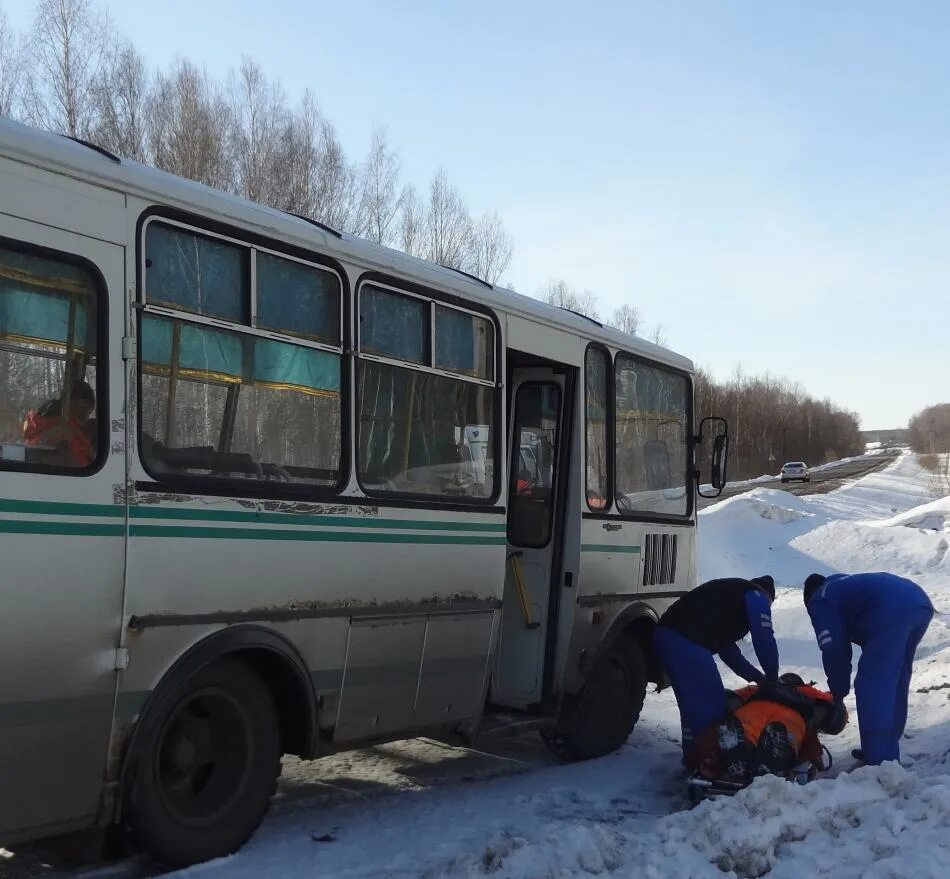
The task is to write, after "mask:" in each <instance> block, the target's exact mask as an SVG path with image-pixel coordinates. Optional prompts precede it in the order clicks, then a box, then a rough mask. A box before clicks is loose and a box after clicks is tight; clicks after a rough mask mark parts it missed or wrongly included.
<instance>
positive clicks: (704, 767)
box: [687, 674, 848, 785]
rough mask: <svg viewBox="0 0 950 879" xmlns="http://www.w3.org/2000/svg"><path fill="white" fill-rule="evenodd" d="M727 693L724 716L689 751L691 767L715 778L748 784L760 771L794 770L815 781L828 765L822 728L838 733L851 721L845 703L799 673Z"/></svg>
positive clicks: (689, 767) (688, 760) (783, 773)
mask: <svg viewBox="0 0 950 879" xmlns="http://www.w3.org/2000/svg"><path fill="white" fill-rule="evenodd" d="M728 698H729V702H730V711H729V713H728V714H727V715H726V717H725V719H723V720H722V721H721V722H720V723H717V724H715V725H713V726H710V727H709V728H707V729H706V730H705V731H704V732H703V733H702V734H701V735H700V736H699V737H698V738H697V740H696V742H695V744H694V745H693V747H692V748H690V751H689V753H688V754H687V768H688V769H690V770H691V771H692V772H694V773H695V774H696V775H698V776H699V777H701V778H705V779H708V780H710V781H716V780H721V781H729V782H732V783H735V784H741V785H746V784H749V783H751V781H752V779H753V778H755V777H756V776H758V775H766V774H769V773H772V774H775V775H784V776H790V775H791V774H792V772H793V771H796V774H797V773H798V772H801V773H803V774H805V777H806V778H807V780H811V779H812V778H814V777H815V775H816V774H817V773H818V771H819V770H821V769H822V768H827V767H825V766H823V763H822V747H821V743H820V742H819V741H818V733H819V732H823V733H827V734H828V735H837V734H838V733H840V732H841V730H843V729H844V728H845V726H846V725H847V723H848V712H847V709H845V707H844V705H842V704H841V703H840V702H837V701H836V700H835V699H834V698H833V697H832V695H831V693H827V692H825V691H824V690H817V689H815V687H813V686H811V685H808V684H805V682H804V681H803V680H802V679H801V678H800V677H799V676H798V675H796V674H784V675H782V677H781V678H780V683H779V684H778V685H774V686H770V685H766V686H764V687H759V686H758V685H756V684H752V685H750V686H748V687H744V688H743V689H741V690H738V691H736V692H734V693H729V694H728ZM802 767H803V768H802ZM803 780H804V779H803Z"/></svg>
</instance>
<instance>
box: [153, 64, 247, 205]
mask: <svg viewBox="0 0 950 879" xmlns="http://www.w3.org/2000/svg"><path fill="white" fill-rule="evenodd" d="M149 105H150V106H149V146H150V149H151V153H152V157H153V160H154V162H155V164H156V165H157V166H158V167H159V168H161V169H162V170H164V171H170V172H171V173H173V174H178V175H179V176H181V177H188V178H189V179H191V180H197V181H199V182H200V183H206V184H207V185H209V186H214V187H217V188H218V189H230V188H231V184H232V182H233V180H234V172H233V166H232V150H231V110H230V106H229V104H228V102H227V100H226V99H225V97H224V95H223V94H222V93H221V90H220V88H218V87H217V86H216V85H215V84H214V83H212V82H211V81H210V80H209V78H208V75H207V73H206V72H204V71H201V70H199V69H198V68H197V67H196V66H195V65H194V64H192V63H191V62H190V61H179V62H178V63H177V64H176V65H175V66H174V67H173V68H172V69H171V71H169V72H168V73H159V74H158V76H157V77H156V81H155V88H154V89H153V91H152V94H151V100H150V102H149Z"/></svg>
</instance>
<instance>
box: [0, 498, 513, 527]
mask: <svg viewBox="0 0 950 879" xmlns="http://www.w3.org/2000/svg"><path fill="white" fill-rule="evenodd" d="M367 503H368V505H370V504H371V502H369V501H368V502H367ZM472 512H473V513H478V512H479V511H478V510H473V511H472ZM0 513H31V514H36V515H43V516H89V517H107V518H114V519H121V518H122V517H123V516H124V515H125V507H124V506H122V505H121V504H78V503H61V502H58V501H29V500H12V499H7V498H0ZM129 516H130V517H131V518H133V519H177V520H179V521H207V522H261V523H263V522H275V523H284V524H287V525H322V526H324V527H326V528H395V529H403V530H406V531H490V532H494V533H500V532H504V531H505V527H506V526H505V523H504V522H446V521H439V520H432V519H425V520H421V519H377V518H374V517H371V516H325V515H309V514H302V513H300V514H298V513H272V512H264V511H262V512H254V511H250V510H248V511H244V510H201V509H195V508H194V507H161V506H154V507H151V506H131V507H129Z"/></svg>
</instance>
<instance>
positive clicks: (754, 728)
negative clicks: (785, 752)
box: [733, 684, 833, 753]
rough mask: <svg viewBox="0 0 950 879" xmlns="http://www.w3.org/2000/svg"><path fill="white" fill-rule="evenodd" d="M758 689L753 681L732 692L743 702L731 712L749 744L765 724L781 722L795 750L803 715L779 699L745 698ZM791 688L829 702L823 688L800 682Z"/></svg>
mask: <svg viewBox="0 0 950 879" xmlns="http://www.w3.org/2000/svg"><path fill="white" fill-rule="evenodd" d="M758 689H759V688H758V687H757V686H756V685H755V684H751V685H749V686H748V687H743V688H742V689H741V690H737V691H736V695H737V696H738V697H739V698H740V699H741V700H742V702H743V704H742V705H741V706H740V707H739V708H737V709H736V710H735V711H734V712H733V715H734V716H735V717H736V718H737V719H738V720H739V722H740V723H741V724H742V729H743V731H744V732H745V737H746V741H748V742H749V743H750V744H753V745H754V744H756V742H758V741H759V737H760V736H761V735H762V731H763V730H764V729H765V727H766V725H767V724H769V723H781V724H782V725H783V726H784V727H785V728H786V729H787V730H788V737H789V742H790V744H791V746H792V748H793V749H794V750H795V752H796V753H798V750H799V748H800V747H801V744H802V741H803V740H804V738H805V732H806V730H807V724H806V723H805V718H804V717H802V715H801V713H800V712H799V711H796V710H795V709H794V708H790V707H788V706H787V705H783V704H781V703H780V702H773V701H772V700H771V699H753V700H752V701H751V702H750V701H749V700H750V699H751V698H752V697H753V696H754V695H755V694H756V693H757V692H758ZM795 689H796V690H797V691H798V692H799V693H800V694H801V695H802V696H805V697H806V698H808V699H812V700H820V701H823V702H828V703H830V702H832V701H833V699H832V696H831V693H826V692H825V691H824V690H817V689H815V688H814V687H809V686H804V685H803V686H800V687H795Z"/></svg>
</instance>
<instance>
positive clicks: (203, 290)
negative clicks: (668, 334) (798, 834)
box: [0, 121, 727, 865]
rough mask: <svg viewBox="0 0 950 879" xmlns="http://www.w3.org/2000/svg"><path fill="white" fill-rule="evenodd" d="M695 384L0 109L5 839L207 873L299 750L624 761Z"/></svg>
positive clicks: (558, 324) (689, 520)
mask: <svg viewBox="0 0 950 879" xmlns="http://www.w3.org/2000/svg"><path fill="white" fill-rule="evenodd" d="M691 375H692V365H691V363H690V361H689V360H687V359H686V358H684V357H681V356H679V355H677V354H674V353H672V352H670V351H668V350H665V349H663V348H660V347H657V346H655V345H652V344H650V343H648V342H645V341H644V340H642V339H638V338H633V337H631V336H627V335H625V334H622V333H620V332H617V331H615V330H612V329H609V328H607V327H603V326H601V325H599V324H598V323H596V322H594V321H591V320H588V319H586V318H583V317H580V316H577V315H574V314H571V313H569V312H567V311H564V310H561V309H558V308H553V307H550V306H547V305H544V304H542V303H539V302H537V301H535V300H533V299H529V298H526V297H523V296H519V295H517V294H514V293H511V292H509V291H506V290H501V289H495V288H493V287H492V286H491V285H489V284H486V283H484V282H481V281H479V280H478V279H475V278H471V277H469V276H466V275H464V274H462V273H459V272H456V271H453V270H450V269H447V268H443V267H441V266H438V265H432V264H429V263H426V262H423V261H420V260H416V259H413V258H410V257H408V256H405V255H403V254H400V253H397V252H394V251H392V250H389V249H387V248H384V247H379V246H376V245H373V244H369V243H367V242H365V241H360V240H357V239H353V238H350V237H347V236H345V235H340V234H338V233H336V232H335V231H334V230H332V229H328V228H326V227H323V226H321V225H320V224H319V223H315V222H313V221H310V220H307V219H304V218H299V217H296V216H293V215H289V214H286V213H282V212H280V211H277V210H272V209H269V208H265V207H261V206H259V205H255V204H251V203H249V202H247V201H244V200H241V199H239V198H235V197H233V196H230V195H227V194H224V193H221V192H216V191H213V190H211V189H209V188H206V187H203V186H200V185H197V184H194V183H191V182H188V181H186V180H183V179H179V178H176V177H174V176H171V175H168V174H164V173H161V172H159V171H156V170H154V169H151V168H148V167H144V166H142V165H138V164H136V163H134V162H129V161H126V160H124V159H119V158H117V157H115V156H112V155H110V154H108V153H105V152H104V151H102V150H100V149H98V148H96V147H93V146H92V145H89V144H83V143H80V142H75V141H72V140H70V139H67V138H64V137H60V136H57V135H51V134H44V133H40V132H37V131H34V130H31V129H29V128H26V127H23V126H20V125H17V124H15V123H13V122H9V121H0V559H2V569H0V570H2V573H0V580H2V588H0V630H2V634H0V656H2V662H0V844H11V843H16V842H18V841H23V840H28V839H35V838H39V837H46V836H52V835H58V834H63V833H67V832H72V831H77V830H82V829H93V828H106V827H119V828H121V829H122V830H123V832H124V833H126V834H128V836H129V837H130V838H131V839H132V840H133V841H134V844H135V845H136V846H137V847H140V848H142V849H144V850H146V851H148V852H150V853H152V854H153V855H154V856H155V857H157V858H159V859H161V860H163V861H165V862H167V863H169V864H173V865H180V864H188V863H193V862H196V861H200V860H203V859H206V858H210V857H213V856H217V855H221V854H224V853H227V852H231V851H234V850H235V849H236V848H237V847H239V846H240V845H241V844H242V843H243V842H244V841H245V840H246V839H247V838H248V837H249V836H250V834H251V833H252V832H253V831H254V829H255V828H256V827H257V826H258V824H259V822H260V821H261V819H262V817H263V815H264V813H265V811H266V809H267V805H268V802H269V799H270V797H271V795H272V793H273V791H274V786H275V782H276V779H277V777H278V774H279V769H280V759H281V755H283V754H296V755H300V756H301V757H303V758H316V757H319V756H320V755H322V754H326V753H328V752H331V751H334V750H339V749H344V748H352V747H355V746H357V745H360V744H363V743H367V742H378V741H384V740H387V739H388V740H392V739H397V738H407V737H411V736H414V735H418V734H422V733H425V734H426V735H431V736H443V737H446V738H450V739H451V738H453V737H461V738H463V739H465V740H469V741H471V740H473V739H474V738H475V737H476V736H478V735H480V734H486V733H487V732H499V731H505V730H508V729H529V728H532V727H536V728H537V729H538V730H540V731H541V733H542V735H543V736H544V737H545V740H546V741H547V742H548V743H549V744H550V745H551V746H552V747H554V748H555V749H556V750H557V751H558V752H559V753H561V754H563V755H564V756H566V757H568V758H574V759H581V758H587V757H592V756H596V755H600V754H605V753H607V752H609V751H611V750H612V749H616V748H618V747H619V746H620V745H621V743H622V742H623V741H624V740H625V739H626V738H627V736H628V735H629V733H630V731H631V729H632V728H633V726H634V724H635V722H636V720H637V717H638V715H639V712H640V708H641V705H642V703H643V699H644V693H645V689H646V686H647V683H648V682H649V681H655V682H660V680H661V677H662V675H661V671H660V669H659V668H658V666H657V662H656V661H655V659H654V656H653V653H652V650H651V633H652V629H653V626H654V625H655V623H656V621H657V619H658V616H659V614H660V613H661V612H662V611H663V610H664V608H665V607H666V606H667V605H668V604H669V603H670V601H671V600H673V599H674V598H675V596H677V595H679V594H680V593H682V592H683V591H685V590H688V589H690V588H691V587H693V586H694V585H695V581H696V536H695V535H696V504H695V500H694V495H695V493H696V491H697V488H698V485H699V483H700V473H699V469H698V468H697V457H698V455H697V453H696V450H697V447H698V446H699V445H700V443H702V442H703V439H702V433H703V426H702V425H696V424H694V419H693V410H692V400H693V393H692V380H691ZM707 427H709V428H711V429H710V430H708V431H707V432H708V434H709V435H708V436H707V438H706V441H705V445H706V451H705V452H704V453H703V458H704V460H708V461H709V467H708V472H705V473H704V477H705V481H709V482H711V483H712V484H713V486H715V487H720V486H721V484H722V482H723V479H724V466H725V464H724V462H725V451H726V444H727V443H726V440H727V437H726V435H725V424H724V423H721V422H719V421H718V420H716V423H715V425H708V426H707ZM713 433H715V434H716V436H715V438H714V437H713V436H712V434H713ZM704 469H706V468H705V467H704Z"/></svg>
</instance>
